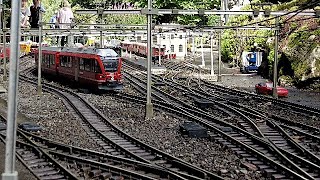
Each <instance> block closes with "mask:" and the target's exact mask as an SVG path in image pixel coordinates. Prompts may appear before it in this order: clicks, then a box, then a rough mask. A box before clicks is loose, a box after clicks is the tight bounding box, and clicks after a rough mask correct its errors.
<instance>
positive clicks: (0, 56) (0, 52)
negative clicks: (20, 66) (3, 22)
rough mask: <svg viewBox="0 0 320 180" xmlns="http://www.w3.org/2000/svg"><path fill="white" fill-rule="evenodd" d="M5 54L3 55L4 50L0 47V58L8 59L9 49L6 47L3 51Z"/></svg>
mask: <svg viewBox="0 0 320 180" xmlns="http://www.w3.org/2000/svg"><path fill="white" fill-rule="evenodd" d="M5 52H6V53H4V50H3V45H2V46H1V47H0V58H1V59H3V57H4V55H6V58H7V59H9V57H10V47H9V46H7V47H6V50H5Z"/></svg>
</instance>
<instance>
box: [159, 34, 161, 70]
mask: <svg viewBox="0 0 320 180" xmlns="http://www.w3.org/2000/svg"><path fill="white" fill-rule="evenodd" d="M159 65H160V66H161V33H159Z"/></svg>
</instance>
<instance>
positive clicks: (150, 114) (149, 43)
mask: <svg viewBox="0 0 320 180" xmlns="http://www.w3.org/2000/svg"><path fill="white" fill-rule="evenodd" d="M148 9H149V11H150V10H151V9H152V0H148ZM147 18H148V30H147V33H148V38H147V46H148V58H147V66H148V67H147V74H148V77H147V81H148V82H147V104H146V117H145V118H146V119H149V118H152V117H153V106H152V103H151V61H152V59H151V58H152V57H151V55H152V52H151V51H152V41H151V35H152V34H151V33H152V32H151V30H152V15H151V14H148V15H147Z"/></svg>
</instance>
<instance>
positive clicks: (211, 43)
mask: <svg viewBox="0 0 320 180" xmlns="http://www.w3.org/2000/svg"><path fill="white" fill-rule="evenodd" d="M210 47H211V48H210V54H211V76H213V75H214V70H213V35H212V32H211V34H210Z"/></svg>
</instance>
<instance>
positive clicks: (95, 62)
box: [94, 59, 102, 73]
mask: <svg viewBox="0 0 320 180" xmlns="http://www.w3.org/2000/svg"><path fill="white" fill-rule="evenodd" d="M94 72H95V73H102V72H101V68H100V66H99V63H98V61H96V60H95V59H94Z"/></svg>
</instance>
